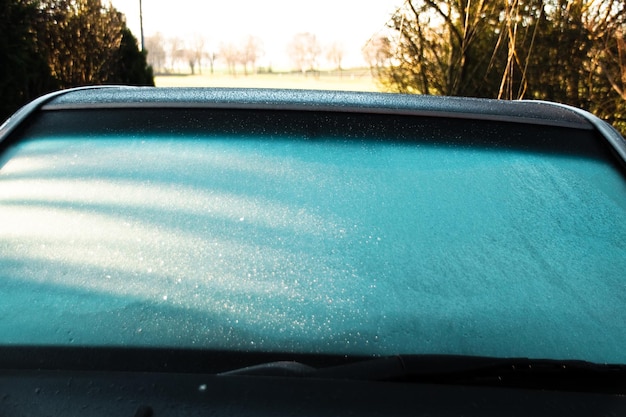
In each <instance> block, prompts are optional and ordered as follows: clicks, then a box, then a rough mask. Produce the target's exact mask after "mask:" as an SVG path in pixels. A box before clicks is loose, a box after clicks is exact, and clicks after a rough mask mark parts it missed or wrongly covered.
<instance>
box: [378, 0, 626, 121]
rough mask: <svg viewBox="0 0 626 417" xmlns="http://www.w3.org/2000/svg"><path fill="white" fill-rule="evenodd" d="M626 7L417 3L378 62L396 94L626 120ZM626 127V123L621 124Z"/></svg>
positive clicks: (549, 1) (510, 0)
mask: <svg viewBox="0 0 626 417" xmlns="http://www.w3.org/2000/svg"><path fill="white" fill-rule="evenodd" d="M625 9H626V5H625V3H624V2H623V0H501V1H486V0H474V1H470V0H412V1H407V2H405V6H404V7H403V8H401V9H399V10H398V12H397V13H396V14H395V15H394V16H393V17H392V19H391V20H390V23H389V28H390V34H389V35H388V36H387V37H386V42H381V43H380V44H379V45H378V51H377V52H376V54H372V53H369V55H370V56H381V57H386V58H385V59H377V60H376V59H375V60H371V61H370V62H373V63H374V64H373V71H374V73H375V74H376V76H377V77H378V79H379V81H380V83H381V84H382V85H383V86H384V87H385V88H386V89H388V90H390V91H399V92H408V93H421V94H443V95H465V96H478V97H492V98H508V99H517V98H535V99H544V100H552V101H558V102H563V103H568V104H571V105H574V106H577V107H582V108H585V109H587V110H590V111H592V112H593V113H595V114H597V115H598V116H600V117H603V118H605V119H606V120H608V121H609V122H613V123H622V122H620V120H623V115H624V114H625V113H626V111H625V109H626V104H625V103H626V101H625V100H624V97H623V96H622V94H621V93H620V91H623V89H622V87H621V85H622V81H621V80H622V79H626V78H625V77H624V76H623V74H624V72H623V68H624V60H623V51H624V48H623V46H624V35H623V34H624V33H625V32H626V10H625ZM623 123H624V129H625V130H626V121H623Z"/></svg>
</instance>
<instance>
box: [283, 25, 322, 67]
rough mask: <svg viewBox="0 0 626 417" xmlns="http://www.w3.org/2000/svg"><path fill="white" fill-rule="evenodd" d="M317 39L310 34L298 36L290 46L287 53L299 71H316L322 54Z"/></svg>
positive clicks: (299, 34)
mask: <svg viewBox="0 0 626 417" xmlns="http://www.w3.org/2000/svg"><path fill="white" fill-rule="evenodd" d="M321 51H322V50H321V48H320V45H319V43H318V41H317V37H316V36H315V35H314V34H312V33H309V32H303V33H298V34H296V35H295V36H294V37H293V39H292V40H291V42H290V43H289V45H288V46H287V53H288V54H289V57H290V58H291V61H292V62H293V64H294V65H295V66H296V68H297V69H298V70H299V71H302V73H304V74H306V71H314V70H315V68H316V66H317V60H318V58H319V55H320V53H321Z"/></svg>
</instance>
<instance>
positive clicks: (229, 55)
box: [219, 43, 239, 75]
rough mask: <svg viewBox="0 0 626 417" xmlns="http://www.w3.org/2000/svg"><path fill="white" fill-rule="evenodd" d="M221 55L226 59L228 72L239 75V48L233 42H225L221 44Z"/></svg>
mask: <svg viewBox="0 0 626 417" xmlns="http://www.w3.org/2000/svg"><path fill="white" fill-rule="evenodd" d="M219 56H220V57H221V59H223V60H224V61H226V66H227V67H228V73H229V74H230V75H237V62H238V61H239V50H238V49H237V47H236V46H235V45H234V44H232V43H223V44H221V45H220V51H219Z"/></svg>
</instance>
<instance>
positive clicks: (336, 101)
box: [43, 87, 594, 130]
mask: <svg viewBox="0 0 626 417" xmlns="http://www.w3.org/2000/svg"><path fill="white" fill-rule="evenodd" d="M106 108H126V109H129V108H153V109H157V108H207V109H209V108H212V109H248V110H294V111H330V112H351V113H380V114H394V115H399V114H400V115H413V116H429V117H446V118H461V119H480V120H489V121H504V122H517V123H528V124H536V125H549V126H558V127H569V128H577V129H585V130H592V129H594V125H593V124H592V123H590V122H589V120H588V119H587V118H585V117H583V116H581V115H580V114H578V113H576V112H572V111H571V110H570V109H567V108H563V107H558V106H553V105H552V104H551V103H546V102H539V101H504V100H490V99H480V98H461V97H442V96H425V95H421V96H420V95H408V94H388V93H373V92H349V91H323V90H320V91H316V90H276V89H237V88H153V87H143V88H137V87H133V88H125V87H118V88H117V89H106V90H98V89H91V90H81V91H74V92H73V94H66V95H62V96H59V97H56V98H55V99H54V100H51V101H50V102H48V104H46V105H45V106H44V107H43V109H44V110H74V109H106Z"/></svg>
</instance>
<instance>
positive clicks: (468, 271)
mask: <svg viewBox="0 0 626 417" xmlns="http://www.w3.org/2000/svg"><path fill="white" fill-rule="evenodd" d="M10 156H11V157H10V158H8V159H6V160H5V164H4V166H3V167H2V168H1V170H0V225H1V226H0V265H1V267H0V279H1V281H0V343H2V344H6V343H12V344H41V343H45V344H80V345H100V344H103V345H115V346H118V345H119V346H134V345H137V346H145V345H151V346H152V345H154V346H181V347H198V348H216V349H236V350H265V351H289V352H329V353H360V354H362V353H367V354H369V353H381V354H393V353H454V354H474V355H495V356H527V357H551V358H578V359H587V360H594V361H605V362H622V363H623V362H626V353H624V352H626V350H624V348H623V347H624V346H626V313H625V310H624V305H625V303H626V281H625V280H624V278H623V276H624V271H626V239H625V237H626V198H625V196H626V187H625V185H624V181H623V178H622V177H621V176H620V175H619V174H618V173H616V172H615V171H613V169H612V168H611V167H610V166H608V165H605V164H603V163H602V162H599V161H597V160H592V159H584V158H575V157H565V156H558V155H551V156H550V155H538V154H532V153H522V152H506V151H495V150H477V149H469V148H467V149H461V148H458V149H457V148H452V147H436V146H432V147H431V146H425V145H420V146H418V145H409V144H393V143H389V144H383V143H376V142H371V143H370V142H359V143H356V142H355V143H341V142H338V141H317V142H301V141H297V140H273V141H271V140H245V139H229V138H223V139H215V138H213V139H210V140H201V139H197V140H181V139H173V138H172V139H171V140H170V139H167V138H159V139H154V138H143V139H132V140H131V139H124V140H115V139H110V138H100V139H90V140H89V141H81V140H78V139H67V140H61V139H54V140H39V141H31V142H25V143H24V144H22V145H20V146H19V147H16V148H15V149H13V150H12V152H11V154H10Z"/></svg>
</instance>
